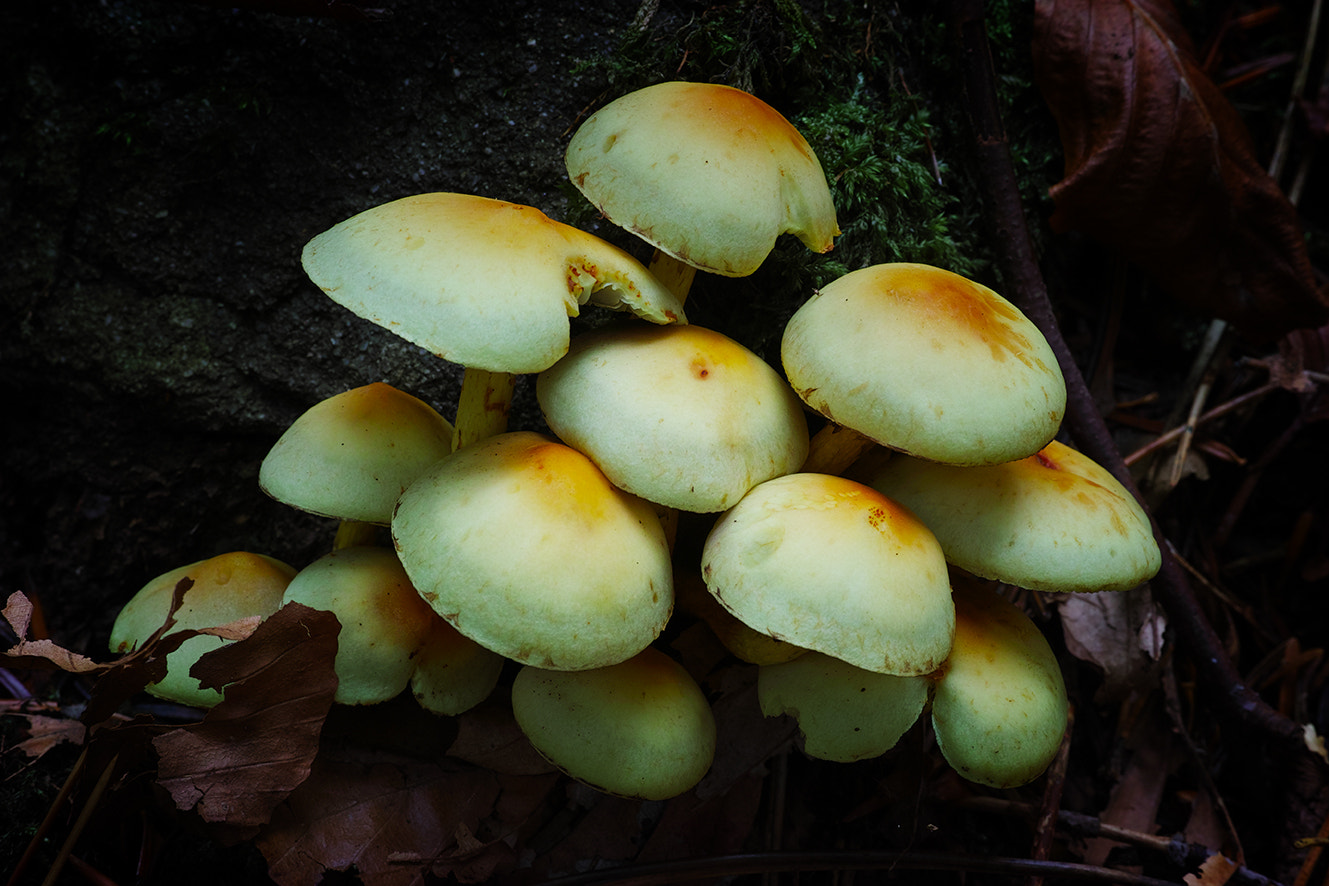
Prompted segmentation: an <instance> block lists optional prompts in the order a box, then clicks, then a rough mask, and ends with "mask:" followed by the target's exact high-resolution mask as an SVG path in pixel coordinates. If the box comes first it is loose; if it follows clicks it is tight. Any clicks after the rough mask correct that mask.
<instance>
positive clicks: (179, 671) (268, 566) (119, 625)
mask: <svg viewBox="0 0 1329 886" xmlns="http://www.w3.org/2000/svg"><path fill="white" fill-rule="evenodd" d="M294 576H295V569H294V568H293V567H291V566H288V565H287V564H285V563H283V562H281V561H280V560H275V559H273V558H272V557H267V556H264V555H263V554H251V553H249V552H247V551H232V552H230V553H226V554H219V555H217V556H216V557H211V558H209V559H207V560H199V561H198V562H196V563H190V564H189V565H188V566H181V567H179V568H177V569H172V570H171V571H170V572H167V573H164V574H162V575H159V576H157V577H156V578H154V579H153V580H152V581H150V582H148V583H147V584H145V585H144V586H143V587H142V588H141V589H140V590H139V591H138V593H136V594H135V595H134V596H133V598H132V599H131V600H130V601H129V602H128V603H126V604H125V607H124V608H123V609H121V610H120V614H119V615H118V616H116V619H115V624H114V625H113V626H112V627H111V639H110V647H111V651H112V652H115V653H127V652H132V651H133V650H135V649H137V648H138V646H139V644H141V643H143V642H144V641H146V640H147V639H148V638H149V637H151V636H152V635H153V633H154V632H156V630H157V629H158V628H160V627H161V626H162V625H163V624H165V622H166V616H167V614H168V613H169V612H170V611H171V600H172V598H173V597H174V595H175V586H176V585H178V584H179V583H180V581H181V580H182V579H185V578H189V579H192V580H193V582H194V584H193V586H191V587H190V588H189V590H188V591H186V592H185V595H184V598H183V599H182V601H181V603H180V608H179V609H177V610H176V613H175V626H174V627H173V628H172V631H181V630H197V629H201V628H215V627H219V626H221V625H225V624H230V623H231V622H233V621H238V620H240V619H242V618H250V617H253V616H259V617H261V618H267V617H268V616H269V615H271V614H272V613H274V612H276V611H277V610H278V609H280V608H281V604H282V594H283V593H284V592H285V590H286V586H287V584H288V583H289V582H290V581H291V579H292V577H294ZM228 642H230V641H228V640H224V639H222V638H221V637H216V636H212V635H209V634H200V635H198V636H195V637H190V638H189V639H188V640H185V641H184V642H183V643H181V644H180V646H179V648H177V649H176V650H175V651H174V652H172V653H170V654H169V655H168V656H167V657H166V676H165V677H164V678H162V680H161V681H160V682H157V683H153V684H151V685H149V686H148V687H147V691H148V693H149V694H150V695H155V696H157V697H158V698H164V699H166V700H168V701H174V702H177V703H179V704H185V705H191V706H193V707H200V708H208V707H212V706H213V705H215V704H216V703H217V702H219V701H221V700H222V694H221V693H220V692H218V691H217V690H215V689H204V688H202V687H201V686H200V685H199V681H198V680H197V679H195V678H194V677H191V676H190V675H189V669H190V668H192V667H193V666H194V662H196V661H198V660H199V658H200V657H202V656H203V655H204V654H205V653H208V652H211V651H212V650H214V649H218V648H220V647H221V646H224V645H226V644H227V643H228Z"/></svg>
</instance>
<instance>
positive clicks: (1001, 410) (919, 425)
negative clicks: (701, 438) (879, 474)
mask: <svg viewBox="0 0 1329 886" xmlns="http://www.w3.org/2000/svg"><path fill="white" fill-rule="evenodd" d="M781 359H782V361H783V362H784V368H785V373H786V375H787V376H788V378H789V383H790V385H792V386H793V388H794V390H795V391H796V392H797V393H798V395H799V396H800V397H802V398H803V400H804V402H806V403H807V404H808V405H809V406H811V407H812V408H813V409H815V410H817V411H818V412H820V413H822V414H823V415H825V416H826V417H827V418H829V419H830V420H831V421H833V422H835V423H837V424H840V425H844V426H846V427H849V428H853V429H854V430H856V431H858V432H860V433H862V434H864V435H865V436H867V437H870V438H871V439H873V440H875V441H877V442H878V443H880V444H882V445H883V446H888V447H890V448H892V449H897V450H900V451H902V452H907V453H910V454H911V455H916V456H918V457H919V458H925V459H928V460H930V461H940V462H947V463H950V464H970V465H972V464H997V463H999V462H1004V461H1011V460H1013V459H1017V458H1024V457H1025V456H1027V455H1032V454H1033V453H1035V452H1037V451H1038V450H1039V449H1040V448H1042V447H1043V446H1044V445H1046V444H1047V442H1048V441H1049V440H1051V439H1052V437H1053V436H1054V435H1055V434H1056V433H1057V428H1058V427H1059V426H1060V424H1061V418H1062V414H1063V413H1064V411H1065V408H1066V385H1065V381H1064V380H1063V378H1062V375H1061V369H1060V367H1059V366H1058V365H1057V359H1056V356H1055V355H1054V354H1053V353H1052V349H1051V348H1050V347H1049V346H1048V343H1047V340H1046V339H1044V338H1043V335H1042V333H1041V332H1039V330H1038V327H1036V326H1035V325H1034V324H1033V323H1032V322H1031V321H1030V320H1029V319H1028V318H1027V317H1025V316H1024V314H1022V313H1020V311H1019V309H1017V308H1016V307H1015V306H1014V305H1012V304H1011V303H1010V302H1008V301H1006V299H1004V298H1002V297H1001V296H1000V295H998V294H997V293H995V292H993V291H992V290H991V289H988V288H987V287H986V286H983V285H981V284H978V283H975V282H973V281H972V280H968V279H966V278H964V277H961V276H959V275H958V274H953V273H951V272H950V271H944V270H942V269H940V268H934V267H931V266H930V265H920V264H905V263H900V264H883V265H874V266H872V267H869V268H864V269H862V270H858V271H852V272H850V273H848V274H846V275H844V276H843V277H840V278H839V279H838V280H835V281H833V282H831V283H830V284H828V285H827V286H826V287H825V288H824V289H822V290H821V291H820V292H818V293H816V294H815V295H813V296H812V298H811V299H809V300H808V301H807V302H806V303H805V304H804V305H803V306H802V307H801V308H799V309H798V311H797V312H796V313H795V314H794V316H793V317H792V318H791V319H790V321H789V324H788V325H787V326H786V327H785V332H784V340H783V343H782V345H781Z"/></svg>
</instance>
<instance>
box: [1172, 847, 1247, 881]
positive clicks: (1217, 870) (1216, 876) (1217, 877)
mask: <svg viewBox="0 0 1329 886" xmlns="http://www.w3.org/2000/svg"><path fill="white" fill-rule="evenodd" d="M1238 867H1239V865H1238V864H1237V863H1236V862H1235V861H1233V860H1232V859H1230V858H1228V857H1227V856H1226V855H1219V854H1214V855H1211V856H1209V857H1208V858H1206V859H1205V860H1204V861H1203V862H1202V863H1201V864H1200V873H1199V874H1186V875H1184V876H1183V877H1182V879H1183V880H1185V881H1186V884H1187V886H1223V884H1224V883H1226V882H1227V881H1228V880H1230V879H1232V875H1233V874H1234V873H1235V872H1236V870H1237V868H1238Z"/></svg>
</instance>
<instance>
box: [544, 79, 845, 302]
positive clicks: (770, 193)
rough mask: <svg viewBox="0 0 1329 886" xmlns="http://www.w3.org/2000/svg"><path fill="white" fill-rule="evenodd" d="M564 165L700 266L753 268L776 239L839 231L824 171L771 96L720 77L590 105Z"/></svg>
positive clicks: (661, 244)
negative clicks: (766, 99)
mask: <svg viewBox="0 0 1329 886" xmlns="http://www.w3.org/2000/svg"><path fill="white" fill-rule="evenodd" d="M566 159H567V167H568V176H569V177H570V178H571V179H572V182H573V184H575V185H576V186H577V187H578V188H579V189H580V190H581V192H582V193H583V194H585V195H586V197H587V199H589V200H590V201H591V202H592V203H594V204H595V205H596V206H597V207H599V209H600V211H601V212H603V213H604V214H605V215H607V216H608V217H609V218H610V219H611V220H613V222H614V223H615V224H617V225H619V226H620V227H623V228H626V229H628V230H629V231H632V232H633V233H634V234H636V235H637V236H639V237H641V238H642V239H644V240H646V241H647V242H648V243H650V244H652V245H654V246H655V247H657V248H658V249H660V250H661V251H663V252H665V253H667V254H669V255H672V256H673V257H674V258H677V259H679V260H680V261H683V262H686V263H687V264H690V265H692V266H694V267H697V268H701V269H703V270H707V271H713V272H715V273H717V274H723V275H725V276H729V277H742V276H746V275H748V274H751V273H752V272H753V271H755V270H756V269H757V267H758V266H760V265H761V263H762V261H764V260H765V258H766V256H767V255H768V254H769V253H770V251H771V249H772V248H773V247H774V246H775V241H776V238H777V237H778V236H779V235H780V234H782V233H791V234H793V235H795V236H796V237H798V239H800V240H802V241H803V243H804V244H806V245H807V247H808V248H809V249H811V250H813V251H814V252H827V251H828V250H830V248H831V246H832V243H833V238H834V237H835V236H836V235H838V234H839V233H840V228H839V226H838V225H837V224H836V221H835V206H834V205H833V204H832V202H831V193H830V189H829V188H828V187H827V185H826V174H825V173H824V172H822V168H821V163H820V162H819V161H818V160H817V155H816V154H815V153H813V151H812V148H811V146H809V145H808V143H807V140H806V139H805V138H803V136H802V135H800V134H799V132H798V130H796V129H795V128H794V127H793V126H792V125H790V123H789V121H788V120H786V119H785V118H784V117H782V116H781V115H780V114H779V112H777V111H776V110H775V109H774V108H772V107H771V106H770V105H768V104H766V103H765V102H763V101H762V100H761V99H759V98H756V97H755V96H752V95H749V94H748V93H746V92H743V91H742V90H738V89H733V88H731V87H728V86H720V85H717V84H714V83H682V82H669V83H657V84H655V85H654V86H648V87H646V88H645V89H639V90H637V91H636V92H632V93H629V94H628V95H625V96H622V97H621V98H619V99H616V100H615V101H613V102H610V103H609V104H608V105H605V106H604V107H603V108H601V109H600V110H598V111H596V112H595V113H594V114H592V115H591V116H590V117H589V118H588V119H587V120H586V122H585V123H583V124H582V125H581V127H580V128H579V129H578V130H577V132H576V133H575V134H574V135H573V136H572V141H571V142H569V144H568V151H567V158H566Z"/></svg>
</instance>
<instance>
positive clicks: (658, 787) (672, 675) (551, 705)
mask: <svg viewBox="0 0 1329 886" xmlns="http://www.w3.org/2000/svg"><path fill="white" fill-rule="evenodd" d="M512 713H513V714H514V715H515V717H516V719H517V723H518V725H519V726H521V729H522V731H523V732H524V733H526V736H527V737H528V738H529V739H530V740H531V744H532V745H534V746H535V749H536V750H538V751H539V752H540V753H541V754H543V755H544V756H545V758H546V759H548V760H549V761H550V762H551V763H553V764H554V765H555V766H557V767H559V768H560V769H562V770H563V771H564V772H566V773H568V774H569V775H571V776H573V777H574V778H576V779H579V780H581V781H584V782H586V783H587V784H590V785H591V786H593V787H596V788H599V789H600V790H602V791H606V792H608V793H611V794H616V795H618V796H622V797H638V798H642V799H647V800H665V799H668V798H669V797H674V796H677V795H678V794H681V793H683V792H684V791H686V790H688V789H689V788H691V787H692V786H693V785H695V784H696V783H697V782H699V781H700V780H701V778H702V776H704V775H705V774H706V771H707V770H708V769H709V768H710V766H711V761H712V759H713V757H714V756H715V717H714V715H713V714H712V713H711V708H710V705H708V704H707V703H706V696H705V695H703V694H702V691H701V688H700V687H699V686H697V683H696V681H695V680H693V679H692V676H691V675H690V674H688V672H687V671H686V670H684V669H683V666H682V665H680V664H678V663H677V662H676V661H674V660H673V659H672V658H670V657H669V656H667V655H665V654H664V653H663V652H660V651H659V650H657V649H649V648H648V649H645V650H643V651H642V652H641V653H640V654H638V655H636V656H633V657H632V658H630V659H628V660H627V661H624V662H620V663H619V664H616V665H611V666H609V667H603V668H596V669H594V670H589V671H577V672H573V673H569V672H563V671H546V670H541V669H539V668H532V667H525V668H522V669H521V671H519V672H518V673H517V677H516V679H515V680H514V681H513V684H512Z"/></svg>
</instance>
